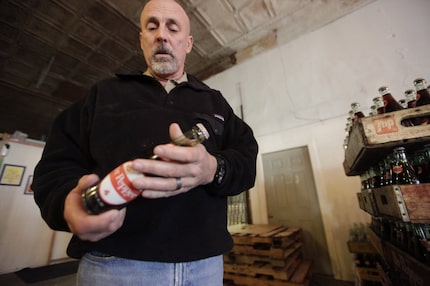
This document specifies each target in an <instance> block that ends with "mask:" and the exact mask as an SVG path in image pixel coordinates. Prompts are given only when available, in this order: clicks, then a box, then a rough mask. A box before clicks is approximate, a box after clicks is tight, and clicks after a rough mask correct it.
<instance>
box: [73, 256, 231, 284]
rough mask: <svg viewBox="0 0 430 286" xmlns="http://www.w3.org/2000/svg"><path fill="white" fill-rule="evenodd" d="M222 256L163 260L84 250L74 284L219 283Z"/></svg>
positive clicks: (220, 282) (222, 272) (221, 273)
mask: <svg viewBox="0 0 430 286" xmlns="http://www.w3.org/2000/svg"><path fill="white" fill-rule="evenodd" d="M223 274H224V269H223V258H222V255H219V256H215V257H210V258H207V259H202V260H197V261H192V262H182V263H163V262H148V261H139V260H130V259H123V258H118V257H115V256H107V255H101V254H98V253H87V254H85V256H84V257H82V259H81V262H80V264H79V270H78V274H77V285H78V286H109V285H112V286H202V285H204V286H222V285H223Z"/></svg>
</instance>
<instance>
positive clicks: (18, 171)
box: [0, 164, 25, 186]
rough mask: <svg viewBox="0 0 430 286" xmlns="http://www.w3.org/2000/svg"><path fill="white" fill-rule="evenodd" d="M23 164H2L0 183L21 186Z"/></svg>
mask: <svg viewBox="0 0 430 286" xmlns="http://www.w3.org/2000/svg"><path fill="white" fill-rule="evenodd" d="M24 171H25V166H18V165H11V164H4V165H3V169H2V171H1V174H0V185H8V186H21V183H22V177H23V175H24Z"/></svg>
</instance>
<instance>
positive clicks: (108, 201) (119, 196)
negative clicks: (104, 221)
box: [82, 123, 209, 214]
mask: <svg viewBox="0 0 430 286" xmlns="http://www.w3.org/2000/svg"><path fill="white" fill-rule="evenodd" d="M208 138H209V133H208V131H207V130H206V128H205V127H204V125H203V124H201V123H197V124H196V125H195V126H194V127H193V128H192V129H191V130H189V131H187V132H185V133H184V135H183V136H180V137H178V138H175V139H174V140H172V143H173V144H175V145H178V146H194V145H196V144H198V143H201V142H203V141H204V140H205V139H208ZM151 159H154V160H156V159H158V157H156V156H152V157H151ZM131 164H132V161H127V162H125V163H123V164H121V165H120V166H118V167H117V168H115V169H114V170H113V171H112V172H110V173H109V174H108V175H107V176H106V177H104V178H103V179H102V181H101V182H100V183H99V184H98V185H96V186H93V187H91V188H88V189H87V190H85V191H84V192H83V193H82V200H83V203H84V206H85V208H86V210H87V212H88V213H89V214H99V213H102V212H105V211H107V210H110V209H121V208H123V207H125V206H126V205H127V204H128V203H130V202H131V201H133V200H134V199H136V198H137V197H138V196H139V195H140V192H141V191H140V190H138V189H136V188H134V187H133V185H132V183H131V182H132V181H133V180H134V179H137V178H141V177H144V176H145V175H144V174H142V173H139V172H136V171H135V170H133V169H132V167H131Z"/></svg>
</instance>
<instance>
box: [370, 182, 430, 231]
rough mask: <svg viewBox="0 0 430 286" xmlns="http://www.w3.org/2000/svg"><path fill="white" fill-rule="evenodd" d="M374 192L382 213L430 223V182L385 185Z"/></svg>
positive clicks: (378, 207) (405, 219)
mask: <svg viewBox="0 0 430 286" xmlns="http://www.w3.org/2000/svg"><path fill="white" fill-rule="evenodd" d="M372 192H373V196H374V199H375V203H376V207H377V210H378V212H379V213H380V214H381V215H385V216H389V217H392V218H395V219H399V220H402V221H404V222H413V223H430V183H426V184H417V185H393V186H385V187H381V188H376V189H373V190H372Z"/></svg>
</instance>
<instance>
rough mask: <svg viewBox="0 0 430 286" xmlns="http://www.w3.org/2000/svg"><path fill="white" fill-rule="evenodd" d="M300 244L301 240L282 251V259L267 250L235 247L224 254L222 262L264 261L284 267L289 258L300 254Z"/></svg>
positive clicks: (301, 244) (289, 260)
mask: <svg viewBox="0 0 430 286" xmlns="http://www.w3.org/2000/svg"><path fill="white" fill-rule="evenodd" d="M302 246H303V243H302V242H296V243H294V244H293V245H291V246H290V247H289V248H288V249H285V250H284V251H283V254H282V256H283V258H282V259H276V258H273V255H272V256H271V255H270V252H267V251H260V250H254V249H252V248H250V249H248V248H246V247H236V248H233V249H232V251H231V252H229V253H226V254H224V262H225V263H230V264H247V265H252V264H255V263H261V262H264V263H266V264H270V265H272V266H273V267H284V268H286V267H288V265H289V264H291V260H294V257H295V256H297V255H298V254H300V252H301V249H302ZM266 254H267V255H266ZM275 256H278V255H275Z"/></svg>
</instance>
